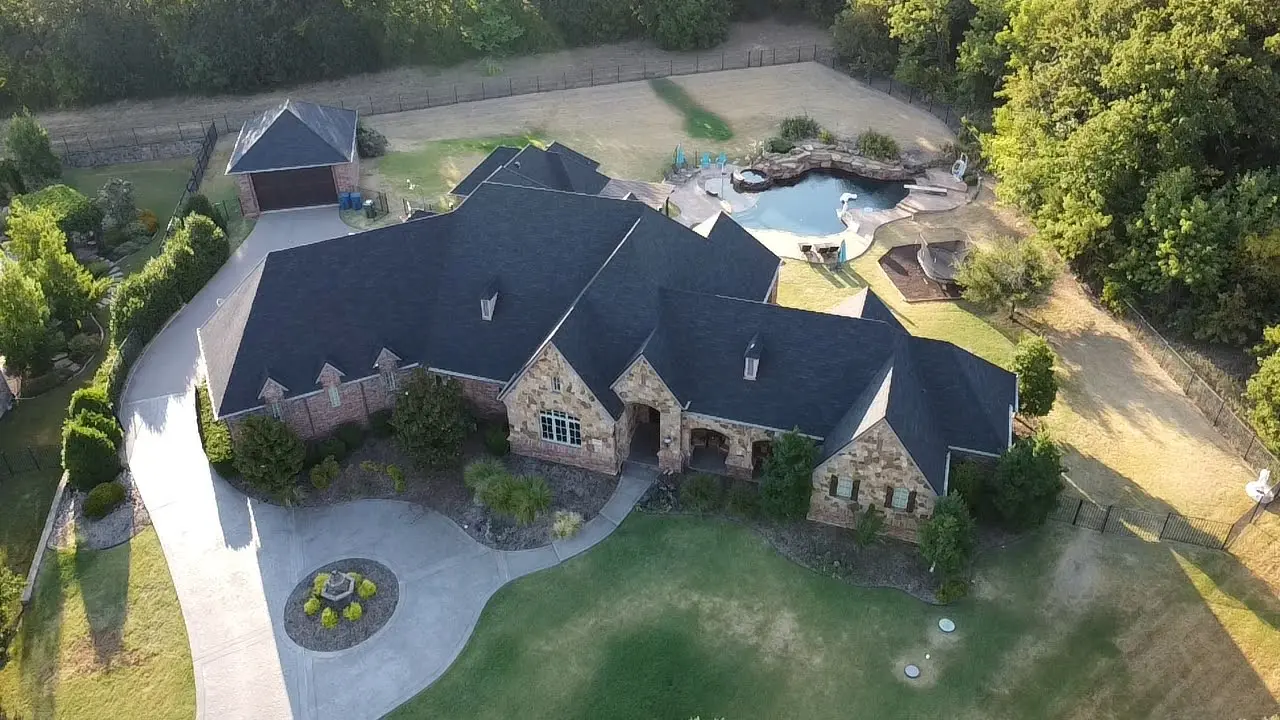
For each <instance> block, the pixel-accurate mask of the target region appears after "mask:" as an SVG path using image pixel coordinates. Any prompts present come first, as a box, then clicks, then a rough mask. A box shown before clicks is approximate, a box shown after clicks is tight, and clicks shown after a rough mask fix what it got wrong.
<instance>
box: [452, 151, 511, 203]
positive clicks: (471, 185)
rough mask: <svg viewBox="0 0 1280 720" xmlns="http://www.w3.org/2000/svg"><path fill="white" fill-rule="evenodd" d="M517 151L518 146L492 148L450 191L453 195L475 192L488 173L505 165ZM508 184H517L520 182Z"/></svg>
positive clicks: (465, 194)
mask: <svg viewBox="0 0 1280 720" xmlns="http://www.w3.org/2000/svg"><path fill="white" fill-rule="evenodd" d="M519 152H520V148H513V147H507V146H506V145H500V146H498V147H496V148H494V149H493V152H491V153H489V155H488V156H487V157H485V159H484V160H481V161H480V164H479V165H477V166H476V168H475V169H474V170H472V171H471V172H470V173H467V176H466V177H464V178H462V182H460V183H458V184H457V185H456V186H454V188H453V190H451V191H450V192H452V193H453V194H454V195H462V196H467V195H470V194H471V193H473V192H475V189H476V188H477V187H479V185H480V183H482V182H484V181H485V180H488V179H489V176H490V175H492V174H493V173H494V172H495V171H496V170H497V169H498V168H500V167H502V166H504V165H506V164H507V163H508V162H509V161H510V160H511V158H513V157H515V156H516V154H517V153H519ZM509 184H511V185H518V184H520V183H509Z"/></svg>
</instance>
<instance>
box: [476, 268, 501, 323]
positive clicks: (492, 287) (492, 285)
mask: <svg viewBox="0 0 1280 720" xmlns="http://www.w3.org/2000/svg"><path fill="white" fill-rule="evenodd" d="M497 305H498V281H497V278H494V279H493V280H490V281H489V284H488V285H486V286H485V289H484V292H482V293H480V317H482V318H484V319H485V320H492V319H493V309H494V308H495V307H497Z"/></svg>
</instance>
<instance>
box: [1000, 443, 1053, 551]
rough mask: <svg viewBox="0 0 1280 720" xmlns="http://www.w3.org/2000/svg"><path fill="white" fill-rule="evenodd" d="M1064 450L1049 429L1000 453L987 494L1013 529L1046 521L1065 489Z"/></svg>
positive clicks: (1002, 518) (1002, 520) (1027, 527)
mask: <svg viewBox="0 0 1280 720" xmlns="http://www.w3.org/2000/svg"><path fill="white" fill-rule="evenodd" d="M1062 472H1063V467H1062V451H1061V450H1059V449H1058V446H1057V445H1055V444H1054V443H1053V441H1052V440H1051V439H1049V436H1048V434H1047V433H1044V432H1039V433H1036V434H1035V435H1034V436H1032V437H1029V438H1022V439H1019V440H1018V441H1017V442H1015V443H1014V444H1013V447H1012V448H1009V450H1008V451H1007V452H1006V453H1005V454H1004V455H1001V456H1000V460H999V462H997V463H996V471H995V473H994V474H993V475H991V476H990V482H991V484H990V487H988V488H987V489H986V493H985V494H984V496H985V497H986V498H987V499H988V500H989V501H990V502H991V505H992V507H993V508H994V510H995V512H996V514H997V515H998V516H999V518H1000V521H1001V522H1002V524H1004V525H1005V526H1006V527H1008V528H1010V529H1013V530H1026V529H1029V528H1033V527H1038V526H1040V525H1043V524H1044V521H1045V519H1046V518H1048V517H1049V513H1050V512H1052V511H1053V508H1054V507H1055V506H1056V505H1057V502H1058V495H1060V494H1061V493H1062V489H1063V487H1064V483H1063V481H1062Z"/></svg>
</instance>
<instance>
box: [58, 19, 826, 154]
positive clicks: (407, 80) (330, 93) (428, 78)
mask: <svg viewBox="0 0 1280 720" xmlns="http://www.w3.org/2000/svg"><path fill="white" fill-rule="evenodd" d="M830 42H831V36H830V33H829V32H827V31H826V29H824V28H819V27H815V26H813V25H784V24H781V23H777V22H773V21H767V22H757V23H740V24H737V25H734V26H733V28H732V30H731V31H730V34H729V38H728V39H727V40H726V41H725V42H724V43H723V44H721V45H720V46H719V47H716V48H714V49H712V50H709V51H706V52H703V53H673V52H667V51H665V50H661V49H659V48H657V47H655V46H654V45H652V44H651V43H649V42H647V41H638V40H637V41H631V42H625V43H617V44H613V45H599V46H594V47H585V48H574V49H572V50H560V51H557V52H549V53H542V54H539V55H528V56H522V57H513V58H506V59H504V60H502V61H501V66H502V73H501V74H500V75H498V76H492V75H489V74H487V73H486V71H485V68H484V66H483V65H482V64H481V63H480V62H479V61H471V62H466V63H463V64H460V65H456V66H453V67H449V68H439V67H431V66H424V67H405V68H397V69H394V70H386V71H383V72H378V73H369V74H365V75H355V76H352V77H348V78H343V79H341V80H330V81H325V82H318V83H311V84H308V85H300V86H297V87H292V88H282V89H280V90H277V91H272V92H267V93H261V94H257V95H222V96H217V97H193V96H188V97H168V98H158V99H155V100H125V101H119V102H115V103H110V104H106V105H98V106H95V107H90V108H83V109H78V110H66V111H60V112H47V113H41V114H40V116H39V117H40V121H41V122H42V123H44V126H45V128H46V129H48V130H49V132H50V134H52V135H55V136H57V135H63V134H72V133H76V132H84V131H91V132H100V131H102V130H106V129H119V130H124V131H128V130H130V129H131V128H135V127H137V128H144V127H151V126H157V125H176V123H179V122H197V121H200V120H205V121H208V120H209V119H210V118H213V117H221V116H223V115H227V116H231V117H244V116H246V115H249V114H251V113H254V112H258V111H261V110H262V109H264V108H266V107H268V106H270V105H272V104H274V103H276V102H279V101H280V100H282V99H284V98H285V97H297V98H305V99H307V100H311V101H314V102H320V103H327V104H333V105H337V104H340V103H342V104H346V105H348V106H355V105H357V104H365V105H367V104H368V98H369V97H370V96H372V97H373V98H375V99H376V98H379V97H388V96H395V95H396V94H397V93H408V92H412V91H414V90H415V89H416V88H420V87H423V86H428V85H429V86H438V85H440V84H442V83H464V82H478V81H480V80H497V81H501V80H502V79H503V78H506V77H514V78H524V77H531V76H535V75H550V74H559V73H562V72H566V71H568V72H572V71H573V70H575V69H584V70H585V69H587V68H590V67H601V68H605V67H610V66H617V65H618V64H625V63H637V62H641V61H648V62H661V61H666V60H669V59H676V60H680V59H692V58H693V57H695V56H704V57H709V56H711V55H718V54H719V53H721V52H724V53H741V52H746V51H747V50H758V49H762V48H778V49H779V52H781V51H782V49H783V48H794V47H798V46H805V47H806V49H808V48H811V47H812V46H813V45H815V44H818V45H829V44H830Z"/></svg>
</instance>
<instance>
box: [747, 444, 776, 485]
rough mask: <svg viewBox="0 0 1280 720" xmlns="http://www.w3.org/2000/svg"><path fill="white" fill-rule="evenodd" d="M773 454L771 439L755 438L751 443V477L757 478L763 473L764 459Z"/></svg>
mask: <svg viewBox="0 0 1280 720" xmlns="http://www.w3.org/2000/svg"><path fill="white" fill-rule="evenodd" d="M771 454H773V441H772V440H757V441H755V442H753V443H751V477H753V478H759V477H760V476H761V475H763V474H764V461H765V460H768V459H769V456H770V455H771Z"/></svg>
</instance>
